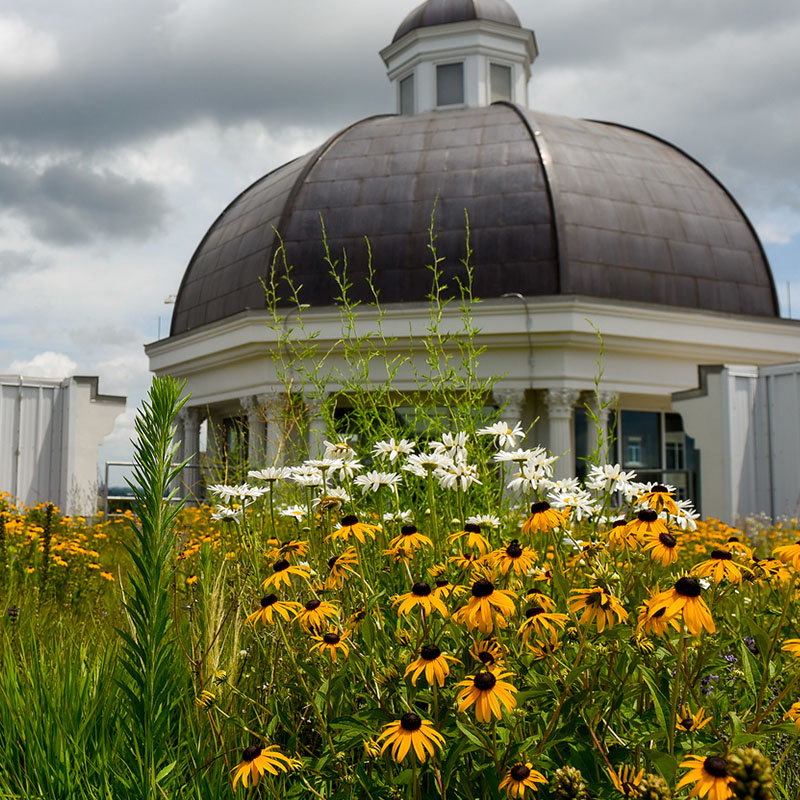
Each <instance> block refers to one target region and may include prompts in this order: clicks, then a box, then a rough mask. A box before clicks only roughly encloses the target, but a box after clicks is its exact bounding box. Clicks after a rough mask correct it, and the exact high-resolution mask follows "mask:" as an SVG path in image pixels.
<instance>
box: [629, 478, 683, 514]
mask: <svg viewBox="0 0 800 800" xmlns="http://www.w3.org/2000/svg"><path fill="white" fill-rule="evenodd" d="M636 503H637V505H639V504H641V505H643V506H648V507H649V508H652V509H653V510H654V511H663V510H664V509H666V510H667V511H668V512H669V513H670V514H673V515H675V516H677V514H678V506H677V504H676V503H675V501H674V500H673V499H672V493H671V492H669V491H668V490H667V487H666V486H663V485H662V484H660V483H657V484H656V485H655V486H654V487H653V488H652V489H650V491H649V492H647V494H643V495H642V496H641V497H640V498H639V499H638V500H637V501H636Z"/></svg>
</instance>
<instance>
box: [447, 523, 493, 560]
mask: <svg viewBox="0 0 800 800" xmlns="http://www.w3.org/2000/svg"><path fill="white" fill-rule="evenodd" d="M461 539H466V542H465V544H466V546H467V547H468V548H469V549H470V550H477V551H478V552H479V553H480V554H481V555H486V553H488V552H489V551H490V550H491V549H492V546H491V545H490V544H489V540H488V539H487V538H486V537H485V536H484V535H483V534H482V533H481V527H480V525H473V524H472V523H467V524H466V525H464V530H462V531H456V532H455V533H451V534H450V535H449V536H448V537H447V541H448V542H449V543H450V544H453V543H455V542H458V541H459V540H461Z"/></svg>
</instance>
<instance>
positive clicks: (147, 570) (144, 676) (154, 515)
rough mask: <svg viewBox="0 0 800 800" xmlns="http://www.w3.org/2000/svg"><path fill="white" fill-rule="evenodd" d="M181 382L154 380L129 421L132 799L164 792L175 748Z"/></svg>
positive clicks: (126, 652)
mask: <svg viewBox="0 0 800 800" xmlns="http://www.w3.org/2000/svg"><path fill="white" fill-rule="evenodd" d="M182 390H183V383H179V382H178V381H176V380H175V379H173V378H170V377H161V378H155V379H154V380H153V385H152V386H151V388H150V393H149V396H148V399H147V400H146V401H145V402H144V403H143V405H142V408H141V410H140V412H139V415H138V417H137V419H136V423H135V425H136V434H137V441H136V444H135V451H134V460H135V464H136V466H135V468H134V471H133V480H132V481H129V485H130V487H131V489H132V490H133V494H134V508H135V511H136V516H137V518H138V523H133V522H132V523H131V527H132V530H133V533H134V539H133V542H132V543H131V544H128V545H127V546H126V549H127V551H128V553H129V554H130V557H131V560H132V562H133V564H132V568H131V570H130V572H129V574H128V583H129V589H128V594H127V597H126V600H125V610H126V613H127V616H128V620H129V630H127V631H125V630H120V631H119V635H120V637H121V639H122V643H123V644H122V649H121V658H120V663H121V666H122V667H123V670H124V673H125V674H124V677H123V679H122V689H123V691H124V693H125V695H126V696H127V699H128V705H127V708H126V714H125V726H124V727H125V731H126V733H127V739H128V747H129V751H130V753H131V756H132V758H131V759H130V762H129V764H128V766H129V770H130V777H131V791H130V796H131V797H141V798H142V800H152V799H153V798H156V797H164V796H168V792H167V791H166V789H165V787H164V786H163V785H162V784H163V782H164V781H165V780H166V778H167V776H168V775H169V774H170V773H171V772H172V771H173V770H174V768H175V765H176V757H175V756H174V753H175V751H176V749H177V747H178V746H179V741H178V737H177V736H176V735H175V733H176V731H175V727H176V723H175V721H174V719H175V718H174V716H173V711H174V710H175V707H176V706H177V704H178V702H179V700H180V690H179V686H180V684H179V681H178V676H177V675H176V670H175V664H176V663H178V660H179V657H178V653H177V651H176V646H175V645H176V641H175V636H174V635H173V620H172V617H171V613H170V599H169V582H170V562H171V558H172V550H173V531H174V527H175V522H176V515H177V514H178V511H179V510H180V508H181V506H182V503H181V502H173V500H174V496H175V490H173V491H172V492H170V490H169V487H170V486H174V485H176V483H175V479H176V478H177V477H178V475H179V473H180V471H181V469H182V468H183V466H184V464H181V465H178V466H173V464H172V462H173V458H174V456H175V450H176V445H173V443H172V442H173V436H174V427H173V421H174V419H175V416H176V414H177V413H178V411H179V410H180V409H181V407H182V406H183V404H184V403H185V402H186V398H184V399H183V400H181V399H180V395H181V392H182Z"/></svg>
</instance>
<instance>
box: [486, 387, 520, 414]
mask: <svg viewBox="0 0 800 800" xmlns="http://www.w3.org/2000/svg"><path fill="white" fill-rule="evenodd" d="M492 397H494V401H495V403H497V405H499V406H500V408H501V409H502V408H509V409H514V411H515V414H516V415H517V416H518V415H519V410H521V409H522V407H523V406H524V405H525V390H524V389H492Z"/></svg>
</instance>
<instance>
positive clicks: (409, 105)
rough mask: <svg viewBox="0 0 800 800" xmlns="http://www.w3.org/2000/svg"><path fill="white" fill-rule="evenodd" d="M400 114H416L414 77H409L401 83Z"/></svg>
mask: <svg viewBox="0 0 800 800" xmlns="http://www.w3.org/2000/svg"><path fill="white" fill-rule="evenodd" d="M400 113H401V114H413V113H414V75H413V73H412V74H411V75H407V76H406V77H405V78H403V80H401V81H400Z"/></svg>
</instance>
